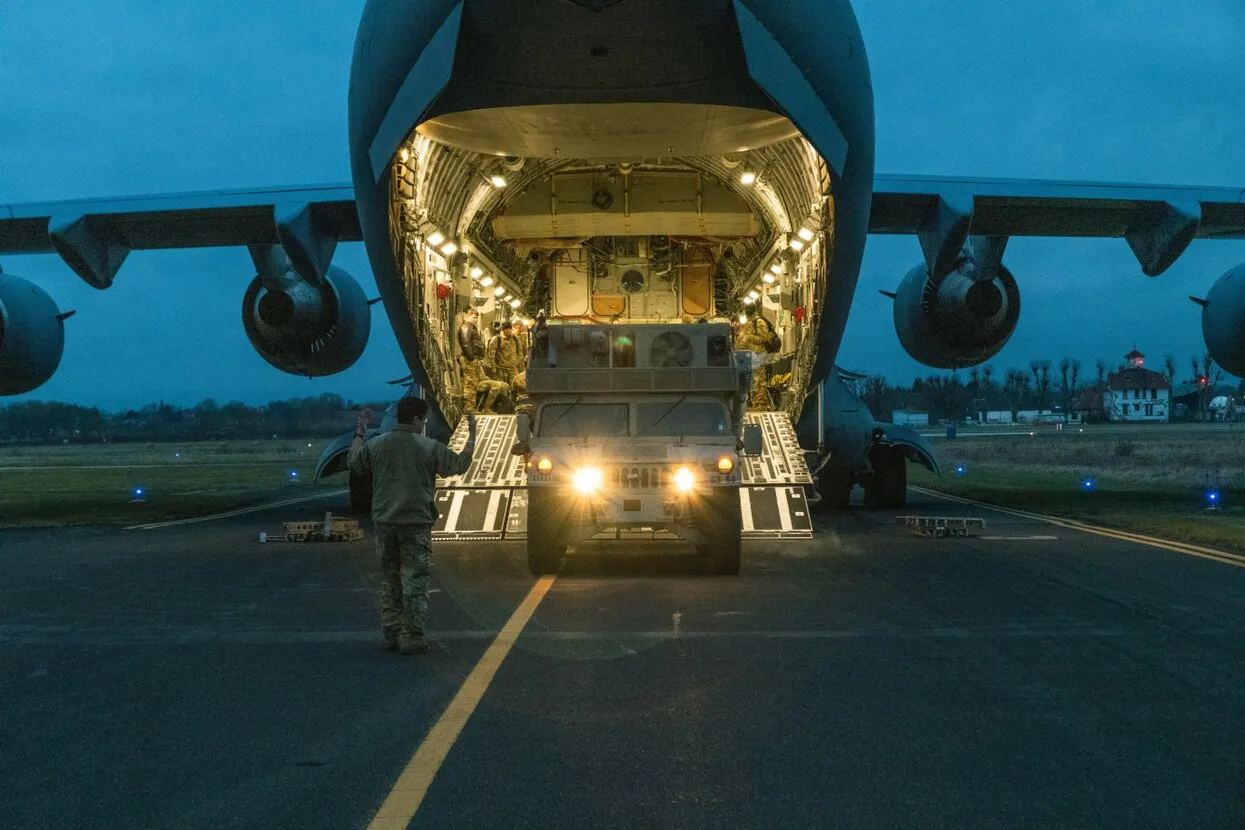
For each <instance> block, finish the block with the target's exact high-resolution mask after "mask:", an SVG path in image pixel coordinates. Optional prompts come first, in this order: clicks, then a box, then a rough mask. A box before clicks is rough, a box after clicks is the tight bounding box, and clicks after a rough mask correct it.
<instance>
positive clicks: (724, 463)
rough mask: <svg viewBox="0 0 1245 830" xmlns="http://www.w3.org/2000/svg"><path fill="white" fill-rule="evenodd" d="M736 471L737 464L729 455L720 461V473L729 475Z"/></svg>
mask: <svg viewBox="0 0 1245 830" xmlns="http://www.w3.org/2000/svg"><path fill="white" fill-rule="evenodd" d="M733 469H735V462H734V460H732V459H731V457H730V456H729V455H724V456H722V457H721V458H719V459H718V472H719V473H721V474H722V475H727V474H729V473H730V471H731V470H733Z"/></svg>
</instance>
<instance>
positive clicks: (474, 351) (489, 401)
mask: <svg viewBox="0 0 1245 830" xmlns="http://www.w3.org/2000/svg"><path fill="white" fill-rule="evenodd" d="M479 322H480V312H478V311H477V310H476V309H474V308H469V309H467V311H466V312H465V313H464V314H463V324H462V325H461V326H459V328H458V369H459V372H460V373H461V376H462V382H463V407H464V409H466V411H468V412H478V411H485V412H492V411H494V405H495V404H496V403H497V398H498V396H499V395H501V393H502V392H504V391H506V389H507V385H506V384H505V383H501V382H500V381H496V380H491V379H489V378H488V377H487V375H486V374H485V371H484V369H485V366H484V363H485V361H484V358H485V349H484V338H482V337H481V336H480V328H479ZM481 392H483V393H484V400H483V404H484V405H483V407H479V406H477V402H478V401H479V400H480V393H481Z"/></svg>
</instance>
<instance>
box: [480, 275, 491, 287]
mask: <svg viewBox="0 0 1245 830" xmlns="http://www.w3.org/2000/svg"><path fill="white" fill-rule="evenodd" d="M492 284H493V278H492V277H485V278H484V279H482V280H480V285H483V286H484V287H485V288H488V287H489V286H490V285H492Z"/></svg>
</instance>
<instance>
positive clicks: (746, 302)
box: [739, 297, 756, 323]
mask: <svg viewBox="0 0 1245 830" xmlns="http://www.w3.org/2000/svg"><path fill="white" fill-rule="evenodd" d="M755 302H756V300H754V299H752V298H751V297H744V305H752V304H754V303H755ZM739 322H741V323H746V322H748V318H747V317H745V316H744V315H742V314H741V315H739Z"/></svg>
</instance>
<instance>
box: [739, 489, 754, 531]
mask: <svg viewBox="0 0 1245 830" xmlns="http://www.w3.org/2000/svg"><path fill="white" fill-rule="evenodd" d="M739 506H740V508H741V511H742V513H743V517H744V524H743V532H744V533H750V532H752V531H753V530H754V529H755V528H754V527H753V525H752V496H750V495H748V488H747V487H740V488H739Z"/></svg>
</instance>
